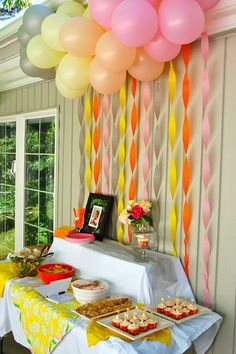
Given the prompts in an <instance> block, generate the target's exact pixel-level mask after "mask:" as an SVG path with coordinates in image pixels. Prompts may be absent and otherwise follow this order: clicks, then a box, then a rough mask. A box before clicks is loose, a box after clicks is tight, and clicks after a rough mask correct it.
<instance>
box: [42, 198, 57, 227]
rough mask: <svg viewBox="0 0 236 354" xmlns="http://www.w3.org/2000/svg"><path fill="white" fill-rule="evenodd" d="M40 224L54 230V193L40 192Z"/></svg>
mask: <svg viewBox="0 0 236 354" xmlns="http://www.w3.org/2000/svg"><path fill="white" fill-rule="evenodd" d="M39 199H40V203H39V226H40V227H43V228H46V229H48V230H51V231H52V230H53V211H54V210H53V209H54V198H53V195H52V194H49V193H42V192H41V193H40V195H39Z"/></svg>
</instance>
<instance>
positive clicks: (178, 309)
mask: <svg viewBox="0 0 236 354" xmlns="http://www.w3.org/2000/svg"><path fill="white" fill-rule="evenodd" d="M146 308H147V311H150V312H152V313H155V314H157V315H158V316H161V317H163V318H165V319H168V320H170V321H173V322H174V323H183V322H186V321H188V320H191V319H192V318H195V317H198V316H200V315H203V314H206V313H209V312H211V311H212V310H211V309H209V308H207V307H204V306H200V305H198V304H196V303H195V301H194V300H193V299H191V300H190V301H189V300H187V299H186V298H184V299H181V298H180V297H177V298H176V299H172V298H171V297H170V296H169V297H168V298H167V299H166V301H165V299H164V298H162V299H161V302H160V303H159V304H157V305H148V306H147V307H146Z"/></svg>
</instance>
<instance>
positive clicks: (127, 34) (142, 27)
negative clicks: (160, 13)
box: [111, 0, 158, 47]
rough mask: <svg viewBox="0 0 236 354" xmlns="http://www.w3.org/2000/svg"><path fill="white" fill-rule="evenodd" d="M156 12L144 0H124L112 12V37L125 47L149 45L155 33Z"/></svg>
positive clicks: (156, 23)
mask: <svg viewBox="0 0 236 354" xmlns="http://www.w3.org/2000/svg"><path fill="white" fill-rule="evenodd" d="M157 25H158V20H157V12H156V10H155V9H154V7H153V6H152V5H151V4H150V3H149V2H147V1H146V0H138V1H137V0H125V1H123V2H122V3H121V4H119V5H118V6H117V7H116V9H115V10H114V12H113V15H112V20H111V28H112V32H113V34H114V36H115V37H116V38H117V39H118V40H119V41H120V42H121V43H123V44H124V45H126V46H127V47H141V46H143V45H145V44H147V43H149V42H150V41H151V40H152V38H153V37H154V36H155V33H156V31H157Z"/></svg>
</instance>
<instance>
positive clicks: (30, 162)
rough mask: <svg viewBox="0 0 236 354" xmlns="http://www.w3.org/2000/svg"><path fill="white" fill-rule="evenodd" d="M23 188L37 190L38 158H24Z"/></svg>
mask: <svg viewBox="0 0 236 354" xmlns="http://www.w3.org/2000/svg"><path fill="white" fill-rule="evenodd" d="M25 164H26V169H25V186H26V188H31V189H38V176H39V156H38V155H26V157H25Z"/></svg>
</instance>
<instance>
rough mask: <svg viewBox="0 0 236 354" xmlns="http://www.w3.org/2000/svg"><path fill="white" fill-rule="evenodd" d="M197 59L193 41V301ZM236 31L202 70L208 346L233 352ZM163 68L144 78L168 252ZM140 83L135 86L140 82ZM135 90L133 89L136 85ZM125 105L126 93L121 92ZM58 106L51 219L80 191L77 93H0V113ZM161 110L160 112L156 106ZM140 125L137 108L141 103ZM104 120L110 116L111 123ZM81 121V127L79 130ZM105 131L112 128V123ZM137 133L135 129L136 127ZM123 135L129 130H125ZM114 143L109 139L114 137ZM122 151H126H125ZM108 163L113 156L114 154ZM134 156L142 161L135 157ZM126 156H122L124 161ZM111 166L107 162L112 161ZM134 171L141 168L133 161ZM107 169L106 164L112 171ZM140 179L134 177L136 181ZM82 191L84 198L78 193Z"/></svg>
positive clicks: (199, 285)
mask: <svg viewBox="0 0 236 354" xmlns="http://www.w3.org/2000/svg"><path fill="white" fill-rule="evenodd" d="M174 67H175V70H176V73H177V97H176V103H175V113H176V123H177V140H176V146H175V150H174V155H175V159H176V164H177V171H178V179H177V193H176V209H177V215H178V227H177V251H178V254H179V256H180V257H181V258H182V257H183V237H184V236H183V230H182V223H181V219H182V202H183V195H182V187H181V184H182V181H181V180H182V163H183V148H182V120H183V105H182V97H181V95H182V94H181V92H182V89H181V85H182V78H183V69H184V67H183V62H182V59H181V57H179V58H178V59H177V60H175V62H174ZM202 70H203V64H202V58H201V53H200V46H199V43H198V44H196V45H194V46H193V47H192V55H191V58H190V64H189V76H190V90H191V95H190V103H189V110H188V115H189V121H190V128H191V142H190V146H189V161H190V168H191V184H190V191H189V197H190V205H191V210H192V222H191V227H190V264H189V271H190V281H191V284H192V287H193V290H194V292H195V294H196V297H197V299H198V301H199V302H200V303H202V301H203V278H202V271H203V268H204V263H203V256H202V246H203V245H202V240H203V231H204V230H203V224H202V217H201V214H202V207H201V201H202V197H203V188H202V182H201V162H202V142H201V119H202V103H201V102H202V101H201V79H202ZM235 73H236V35H235V34H233V35H229V36H226V37H224V38H217V39H212V40H211V43H210V56H209V75H210V100H209V105H208V107H209V109H208V111H209V120H210V126H211V136H210V144H209V149H208V152H209V158H210V162H211V169H212V178H211V180H210V185H209V198H210V204H211V209H212V212H211V219H210V225H209V237H210V242H211V256H210V280H209V281H210V291H211V306H212V307H213V308H214V309H215V310H216V311H217V312H219V313H220V314H222V315H223V317H224V323H223V326H222V328H221V330H220V333H219V336H218V337H217V340H216V342H215V344H214V346H213V348H212V349H211V350H210V351H209V353H214V354H222V353H225V354H235V353H236V336H235V330H236V257H235V256H234V253H235V251H236V237H235V230H236V216H235V201H236V186H235V184H236V163H235V162H236V158H235V152H236V138H235V135H236V117H235V112H236V96H235V92H236V74H235ZM167 74H168V65H167V67H166V70H165V73H164V74H163V75H162V76H161V77H160V79H159V80H158V82H156V83H154V84H152V85H151V89H152V98H153V106H152V115H153V119H154V120H155V122H154V123H153V128H154V127H156V128H157V127H158V129H159V131H160V136H161V141H160V142H156V140H155V139H156V138H157V137H155V136H153V140H152V141H153V144H154V145H155V144H159V145H160V146H159V145H158V146H159V147H158V156H157V157H155V156H154V152H153V151H152V153H150V156H151V158H152V170H151V176H152V177H153V176H154V172H155V169H156V166H157V165H158V168H159V169H160V173H161V180H160V186H159V191H158V193H156V191H154V189H155V186H153V184H151V182H152V181H151V180H150V185H149V190H150V196H151V197H152V199H154V196H157V194H158V200H159V212H160V217H159V219H160V220H159V227H158V233H159V238H160V240H159V241H160V243H159V250H160V251H161V252H167V253H171V242H170V238H169V228H168V224H169V220H168V217H169V209H170V202H171V198H170V192H169V186H168V162H169V159H170V152H169V146H168V141H167V135H168V107H169V104H168V94H167ZM139 89H140V88H139ZM138 93H139V91H138ZM127 101H128V109H127V112H129V111H130V105H131V101H132V100H131V98H130V95H129V96H128V97H127ZM116 102H117V96H115V97H114V99H113V108H112V109H111V110H112V116H113V122H114V124H115V125H116V127H117V120H116V119H114V117H116V115H117V114H118V113H117V112H118V108H116V104H115V103H116ZM55 106H59V108H60V137H59V183H58V201H59V203H58V218H57V219H58V224H59V225H63V224H71V223H72V213H71V210H72V207H74V206H78V205H79V203H81V200H84V199H85V197H86V192H85V190H84V185H83V183H82V182H83V178H81V176H82V174H83V173H84V159H85V157H84V154H83V152H84V146H83V145H84V135H83V129H84V122H83V119H84V118H83V117H84V113H83V107H84V98H82V99H81V100H74V101H70V100H67V99H65V98H63V97H62V96H61V95H60V94H59V93H58V92H57V91H56V89H55V84H54V82H43V83H38V84H35V85H32V86H28V87H23V88H19V89H16V90H11V91H8V92H5V93H2V94H0V116H4V115H8V114H15V113H20V112H28V111H32V110H39V109H44V108H48V107H55ZM159 109H160V114H158V110H159ZM140 112H141V113H140V124H141V122H142V119H143V111H142V110H140ZM110 124H111V125H112V124H113V123H110ZM81 127H82V130H81ZM111 129H113V130H111V131H113V135H112V137H111V140H112V138H114V137H115V135H117V134H118V132H119V130H118V129H115V128H114V127H113V126H111ZM140 134H141V132H140ZM126 138H127V141H128V142H129V140H130V131H129V134H127V136H126ZM113 143H114V141H113ZM127 153H128V152H127ZM113 162H115V159H114V160H113ZM139 163H141V161H139ZM128 164H129V159H128V157H127V160H126V165H127V166H128ZM111 167H112V166H111ZM139 170H140V168H139ZM111 173H112V171H111ZM141 184H142V182H140V186H141ZM81 195H83V197H81Z"/></svg>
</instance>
